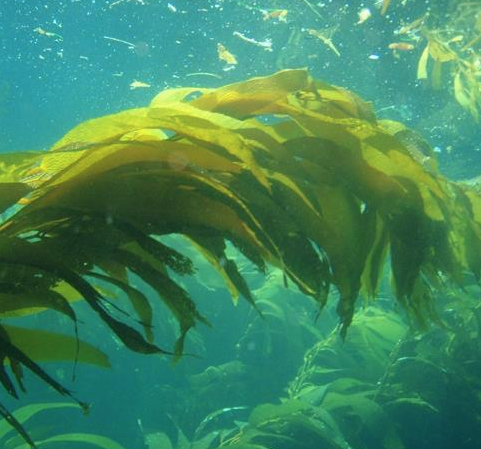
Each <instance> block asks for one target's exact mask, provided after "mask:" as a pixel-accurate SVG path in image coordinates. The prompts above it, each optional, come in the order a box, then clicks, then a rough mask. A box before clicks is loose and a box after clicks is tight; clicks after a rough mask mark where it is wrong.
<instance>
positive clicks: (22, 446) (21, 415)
mask: <svg viewBox="0 0 481 449" xmlns="http://www.w3.org/2000/svg"><path fill="white" fill-rule="evenodd" d="M68 408H77V409H79V408H80V407H78V405H76V404H72V403H68V402H50V403H33V404H29V405H25V406H24V407H21V408H20V409H18V410H16V411H14V412H13V413H12V416H13V417H14V418H15V421H16V422H17V423H19V424H20V425H21V426H22V429H23V426H24V425H25V423H26V422H27V421H29V420H31V419H33V418H34V417H36V416H38V415H39V414H42V413H44V412H46V411H49V410H55V409H68ZM10 424H11V423H10V422H9V421H8V419H2V420H0V443H1V444H2V447H5V448H7V447H8V448H10V449H28V448H29V447H34V448H35V447H51V446H52V447H57V443H63V444H69V443H70V444H71V443H83V444H85V445H88V446H89V447H97V448H101V449H124V447H123V446H121V445H120V444H118V443H116V442H115V441H113V440H111V439H110V438H107V437H104V436H102V435H97V434H92V433H81V432H80V433H79V432H77V433H66V434H60V435H51V436H48V437H43V438H42V439H41V441H35V442H34V441H33V440H32V439H31V438H30V436H29V434H27V433H26V432H24V431H23V430H22V431H21V432H19V433H20V435H17V434H14V435H13V436H12V435H11V434H12V433H13V432H12V428H11V426H10ZM15 430H17V431H18V430H19V429H17V428H15ZM20 437H21V438H23V439H24V440H25V441H26V442H24V441H22V440H21V439H20Z"/></svg>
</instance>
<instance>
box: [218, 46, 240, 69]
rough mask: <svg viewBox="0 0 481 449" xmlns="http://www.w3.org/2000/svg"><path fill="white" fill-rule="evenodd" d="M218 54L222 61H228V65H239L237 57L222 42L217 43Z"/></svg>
mask: <svg viewBox="0 0 481 449" xmlns="http://www.w3.org/2000/svg"><path fill="white" fill-rule="evenodd" d="M217 55H218V57H219V59H220V60H221V61H224V62H226V63H227V65H228V66H231V67H232V66H235V65H237V59H236V57H235V56H234V55H233V54H232V53H231V52H230V51H229V50H227V48H225V47H224V46H223V45H222V44H217Z"/></svg>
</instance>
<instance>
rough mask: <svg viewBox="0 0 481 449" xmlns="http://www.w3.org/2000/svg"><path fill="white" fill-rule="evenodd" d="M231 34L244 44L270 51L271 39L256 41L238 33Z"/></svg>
mask: <svg viewBox="0 0 481 449" xmlns="http://www.w3.org/2000/svg"><path fill="white" fill-rule="evenodd" d="M232 34H233V35H234V36H235V37H238V38H239V39H240V40H242V41H244V42H247V43H249V44H252V45H255V46H257V47H261V48H263V49H264V50H265V51H272V40H271V39H264V40H263V41H257V40H255V39H253V38H251V37H247V36H246V35H245V34H242V33H239V32H238V31H234V32H233V33H232Z"/></svg>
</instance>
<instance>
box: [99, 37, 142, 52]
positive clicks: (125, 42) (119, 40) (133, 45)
mask: <svg viewBox="0 0 481 449" xmlns="http://www.w3.org/2000/svg"><path fill="white" fill-rule="evenodd" d="M103 38H104V39H107V40H109V41H113V42H119V43H120V44H124V45H127V46H128V47H129V49H130V50H133V49H134V48H135V47H136V45H135V44H133V43H132V42H129V41H124V40H123V39H118V38H116V37H110V36H103Z"/></svg>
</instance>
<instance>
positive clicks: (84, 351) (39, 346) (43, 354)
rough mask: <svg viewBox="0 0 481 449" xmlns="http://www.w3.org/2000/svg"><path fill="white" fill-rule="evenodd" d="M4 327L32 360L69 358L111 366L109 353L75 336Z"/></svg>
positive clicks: (14, 343)
mask: <svg viewBox="0 0 481 449" xmlns="http://www.w3.org/2000/svg"><path fill="white" fill-rule="evenodd" d="M3 328H4V329H5V331H6V332H7V334H8V337H9V338H10V341H11V343H12V344H13V345H15V346H16V347H17V348H19V349H20V350H21V351H22V352H23V353H24V354H25V355H26V356H27V357H29V358H30V359H32V360H36V361H47V360H49V361H50V360H68V361H78V362H82V363H89V364H93V365H97V366H100V367H102V368H109V367H110V362H109V359H108V357H107V355H106V354H104V353H103V352H102V351H100V349H97V348H96V347H95V346H93V345H91V344H89V343H86V342H84V341H81V340H77V339H76V338H74V337H70V336H68V335H63V334H57V333H54V332H48V331H44V330H39V329H28V328H23V327H17V326H7V325H3ZM77 351H78V352H77Z"/></svg>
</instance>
